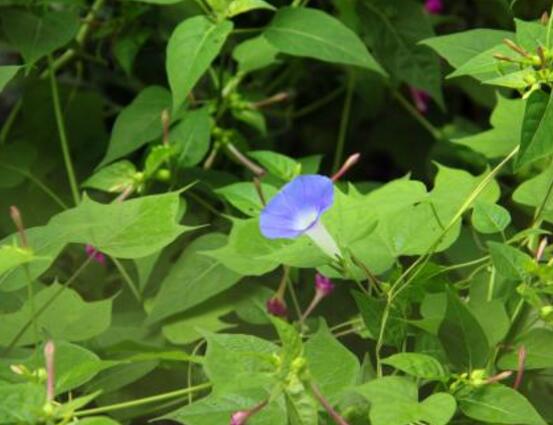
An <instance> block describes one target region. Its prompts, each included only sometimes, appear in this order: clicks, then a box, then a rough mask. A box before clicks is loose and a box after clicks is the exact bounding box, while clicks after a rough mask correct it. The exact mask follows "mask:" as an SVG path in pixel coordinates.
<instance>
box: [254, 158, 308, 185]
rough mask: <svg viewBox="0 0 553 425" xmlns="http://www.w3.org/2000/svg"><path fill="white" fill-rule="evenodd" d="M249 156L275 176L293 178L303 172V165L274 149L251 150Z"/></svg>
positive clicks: (283, 178) (284, 178) (285, 178)
mask: <svg viewBox="0 0 553 425" xmlns="http://www.w3.org/2000/svg"><path fill="white" fill-rule="evenodd" d="M248 156H249V157H251V158H253V159H255V160H256V161H257V162H259V163H260V164H261V165H262V166H263V167H265V169H266V170H267V171H268V172H269V173H270V174H272V175H273V176H275V177H278V178H279V179H282V180H284V181H288V180H292V179H293V178H294V177H296V176H297V175H298V174H300V172H301V165H300V164H299V163H298V162H297V161H296V160H294V159H292V158H290V157H288V156H286V155H282V154H280V153H276V152H272V151H250V152H248Z"/></svg>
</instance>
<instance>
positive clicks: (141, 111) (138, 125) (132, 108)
mask: <svg viewBox="0 0 553 425" xmlns="http://www.w3.org/2000/svg"><path fill="white" fill-rule="evenodd" d="M170 105H171V95H170V93H169V92H168V91H167V90H166V89H165V88H163V87H159V86H150V87H146V88H145V89H144V90H142V91H141V92H140V93H139V94H138V96H136V98H135V99H134V100H133V101H132V102H131V103H130V104H129V105H128V106H127V107H125V108H124V109H123V110H122V111H121V112H120V113H119V115H118V116H117V119H116V120H115V124H114V125H113V130H112V132H111V139H110V141H109V146H108V151H107V152H106V156H105V157H104V159H103V160H102V162H101V163H100V165H99V166H98V167H102V166H103V165H105V164H107V163H109V162H112V161H114V160H116V159H119V158H121V157H123V156H125V155H127V154H129V153H131V152H134V151H135V150H137V149H138V148H140V147H141V146H143V145H144V144H145V143H148V142H151V141H152V140H155V139H156V138H158V137H160V136H161V134H162V132H163V127H162V125H161V112H162V111H163V110H164V109H167V108H168V107H169V106H170Z"/></svg>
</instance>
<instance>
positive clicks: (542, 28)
mask: <svg viewBox="0 0 553 425" xmlns="http://www.w3.org/2000/svg"><path fill="white" fill-rule="evenodd" d="M515 26H516V42H517V44H518V45H519V46H520V47H522V48H523V49H525V50H527V51H529V52H531V53H534V52H535V51H536V49H537V48H538V47H539V46H545V45H546V40H545V37H546V32H547V26H546V25H542V24H541V23H539V22H531V21H523V20H521V19H516V18H515Z"/></svg>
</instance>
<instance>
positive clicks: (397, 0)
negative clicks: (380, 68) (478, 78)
mask: <svg viewBox="0 0 553 425" xmlns="http://www.w3.org/2000/svg"><path fill="white" fill-rule="evenodd" d="M358 11H359V17H360V18H361V22H362V24H363V26H362V31H364V32H365V34H366V39H367V41H368V43H369V45H370V46H371V48H372V49H373V50H374V54H375V56H376V57H377V59H378V60H379V62H380V63H382V64H383V65H384V68H385V69H386V70H387V71H389V72H390V75H392V76H393V77H394V78H395V79H397V80H399V81H403V82H405V83H407V84H409V85H411V86H413V87H416V88H417V89H420V90H424V91H425V92H427V93H428V94H430V96H432V98H433V99H434V100H435V101H436V103H438V105H440V106H442V107H443V95H442V91H441V81H442V76H441V71H440V63H439V60H438V58H437V57H436V55H435V54H434V53H433V52H432V51H431V50H430V49H429V48H428V47H426V46H421V45H419V42H420V41H421V40H423V39H425V38H429V37H432V36H433V35H434V30H433V29H432V24H431V23H430V19H429V17H428V15H427V14H425V13H424V10H423V8H421V7H420V4H419V3H418V2H416V1H413V0H368V1H363V2H361V3H359V7H358Z"/></svg>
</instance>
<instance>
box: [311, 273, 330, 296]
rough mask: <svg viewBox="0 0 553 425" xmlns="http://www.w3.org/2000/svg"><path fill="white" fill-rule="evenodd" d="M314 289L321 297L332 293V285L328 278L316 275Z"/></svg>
mask: <svg viewBox="0 0 553 425" xmlns="http://www.w3.org/2000/svg"><path fill="white" fill-rule="evenodd" d="M315 288H316V289H317V292H319V293H320V294H321V295H322V296H323V297H326V296H327V295H330V294H331V293H332V291H334V284H333V283H332V281H331V280H330V279H329V278H328V277H326V276H323V275H322V274H320V273H317V274H315Z"/></svg>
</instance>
